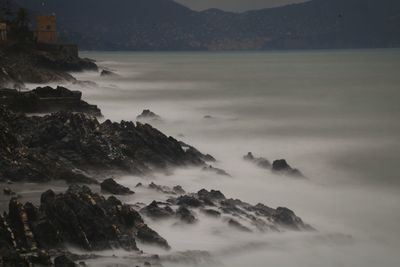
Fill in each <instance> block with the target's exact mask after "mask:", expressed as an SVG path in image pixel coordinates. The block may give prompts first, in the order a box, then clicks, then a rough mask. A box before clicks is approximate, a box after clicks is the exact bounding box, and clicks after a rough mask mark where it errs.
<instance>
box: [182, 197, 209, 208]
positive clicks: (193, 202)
mask: <svg viewBox="0 0 400 267" xmlns="http://www.w3.org/2000/svg"><path fill="white" fill-rule="evenodd" d="M176 204H177V205H179V206H187V207H195V208H198V207H201V206H202V205H203V203H202V202H201V201H200V200H199V199H197V198H196V197H194V196H188V195H185V196H180V197H178V198H177V201H176Z"/></svg>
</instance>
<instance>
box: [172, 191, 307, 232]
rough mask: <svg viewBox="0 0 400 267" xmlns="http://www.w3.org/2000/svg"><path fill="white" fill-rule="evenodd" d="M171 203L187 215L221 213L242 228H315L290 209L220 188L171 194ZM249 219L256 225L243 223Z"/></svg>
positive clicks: (215, 215)
mask: <svg viewBox="0 0 400 267" xmlns="http://www.w3.org/2000/svg"><path fill="white" fill-rule="evenodd" d="M168 203H170V205H172V206H175V205H176V206H178V210H179V209H180V208H182V209H181V212H182V214H185V215H189V213H188V211H190V212H191V213H192V214H195V211H196V210H199V211H200V212H202V213H204V214H205V215H207V216H210V217H214V218H220V217H222V220H225V221H226V222H228V224H229V225H230V226H232V227H233V228H236V229H238V230H241V231H247V232H250V231H259V232H266V231H279V230H280V229H291V230H296V231H300V230H313V228H312V227H310V226H309V225H307V224H305V223H304V222H303V221H302V220H301V218H300V217H297V216H296V215H295V214H294V212H292V211H291V210H288V209H286V208H277V209H273V208H270V207H268V206H266V205H264V204H261V203H259V204H257V205H255V206H254V205H251V204H249V203H246V202H243V201H241V200H240V199H227V198H226V197H225V195H224V194H223V193H222V192H220V191H217V190H211V191H207V190H205V189H202V190H200V191H199V192H197V193H196V194H187V195H183V196H180V197H177V198H170V199H168ZM183 208H184V209H183ZM177 213H178V211H177ZM193 216H194V215H193ZM178 218H179V216H178ZM227 218H228V219H227ZM233 218H234V219H233ZM192 219H193V218H192ZM249 223H250V224H251V226H252V227H254V229H252V228H250V227H248V226H244V225H248V224H249Z"/></svg>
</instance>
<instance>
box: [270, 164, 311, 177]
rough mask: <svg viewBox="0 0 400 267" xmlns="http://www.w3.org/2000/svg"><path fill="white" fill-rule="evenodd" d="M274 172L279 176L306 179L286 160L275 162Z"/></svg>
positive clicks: (273, 165)
mask: <svg viewBox="0 0 400 267" xmlns="http://www.w3.org/2000/svg"><path fill="white" fill-rule="evenodd" d="M272 171H273V172H275V173H278V174H284V175H289V176H293V177H300V178H301V177H304V175H303V174H302V173H301V172H300V171H299V170H298V169H293V168H292V167H291V166H290V165H289V164H288V163H287V162H286V160H284V159H280V160H275V161H274V162H273V163H272Z"/></svg>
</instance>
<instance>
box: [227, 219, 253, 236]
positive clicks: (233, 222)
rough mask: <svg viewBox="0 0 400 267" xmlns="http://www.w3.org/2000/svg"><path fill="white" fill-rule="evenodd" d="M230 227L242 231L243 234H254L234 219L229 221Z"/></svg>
mask: <svg viewBox="0 0 400 267" xmlns="http://www.w3.org/2000/svg"><path fill="white" fill-rule="evenodd" d="M228 225H229V226H230V227H233V228H235V229H238V230H240V231H242V232H248V233H251V232H252V230H250V229H249V228H247V227H246V226H244V225H242V224H241V223H239V222H238V221H236V220H234V219H229V220H228Z"/></svg>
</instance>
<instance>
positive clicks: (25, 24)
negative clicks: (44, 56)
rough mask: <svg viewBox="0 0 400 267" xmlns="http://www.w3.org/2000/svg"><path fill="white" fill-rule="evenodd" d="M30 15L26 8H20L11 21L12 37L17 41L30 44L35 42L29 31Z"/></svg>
mask: <svg viewBox="0 0 400 267" xmlns="http://www.w3.org/2000/svg"><path fill="white" fill-rule="evenodd" d="M29 22H30V19H29V13H28V10H27V9H25V8H19V9H18V10H17V12H16V14H15V16H14V18H13V19H12V20H11V31H10V36H11V37H12V38H13V39H15V40H16V41H19V42H22V43H30V42H32V41H33V34H32V32H31V31H30V29H29Z"/></svg>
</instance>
